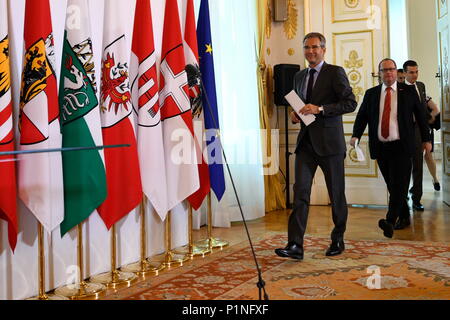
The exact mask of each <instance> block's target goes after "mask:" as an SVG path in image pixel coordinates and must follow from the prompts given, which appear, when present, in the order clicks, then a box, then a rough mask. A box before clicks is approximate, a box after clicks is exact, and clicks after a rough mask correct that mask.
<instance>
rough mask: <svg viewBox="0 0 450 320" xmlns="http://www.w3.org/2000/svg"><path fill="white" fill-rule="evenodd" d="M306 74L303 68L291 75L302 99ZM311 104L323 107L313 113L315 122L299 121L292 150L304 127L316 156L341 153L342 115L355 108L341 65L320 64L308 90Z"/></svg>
mask: <svg viewBox="0 0 450 320" xmlns="http://www.w3.org/2000/svg"><path fill="white" fill-rule="evenodd" d="M307 74H308V69H303V70H301V71H299V72H297V73H296V74H295V76H294V90H295V91H296V93H297V94H298V95H299V97H300V98H301V99H302V100H303V101H305V100H306V99H305V98H306V97H304V95H303V91H305V90H304V89H305V88H306V87H307V85H308V84H307V83H306V76H307ZM311 103H312V104H314V105H317V106H323V109H324V111H323V112H321V113H320V114H318V115H316V121H314V122H313V123H312V124H310V125H309V126H308V127H306V126H305V124H304V123H303V121H302V122H301V130H300V133H299V135H298V137H297V146H296V149H295V152H296V153H298V152H299V150H300V148H301V146H302V139H303V137H304V135H305V132H306V130H308V133H309V136H310V138H311V142H312V145H313V148H314V151H315V152H316V153H317V154H318V155H319V156H330V155H336V154H344V153H345V152H346V143H345V138H344V127H343V124H342V115H343V114H344V113H350V112H353V111H355V109H356V106H357V102H356V100H355V95H354V94H353V91H352V88H351V87H350V84H349V82H348V78H347V75H346V73H345V71H344V69H343V68H342V67H339V66H335V65H331V64H327V63H324V64H323V66H322V69H321V70H320V73H319V75H318V76H317V80H316V83H315V85H314V88H313V91H312V98H311Z"/></svg>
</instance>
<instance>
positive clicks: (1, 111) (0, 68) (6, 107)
mask: <svg viewBox="0 0 450 320" xmlns="http://www.w3.org/2000/svg"><path fill="white" fill-rule="evenodd" d="M7 13H8V6H7V3H6V0H0V152H9V151H14V132H13V112H12V109H13V108H12V100H11V68H10V59H9V56H10V52H9V37H8V16H7ZM16 199H17V195H16V164H15V161H14V157H13V156H0V219H5V220H6V221H8V238H9V244H10V246H11V249H12V250H14V249H15V247H16V243H17V231H18V230H17V229H18V228H17V203H16V201H17V200H16Z"/></svg>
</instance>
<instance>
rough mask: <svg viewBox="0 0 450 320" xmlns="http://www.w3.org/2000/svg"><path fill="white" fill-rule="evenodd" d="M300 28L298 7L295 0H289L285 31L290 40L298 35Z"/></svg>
mask: <svg viewBox="0 0 450 320" xmlns="http://www.w3.org/2000/svg"><path fill="white" fill-rule="evenodd" d="M297 30H298V9H297V5H296V4H295V2H294V0H288V4H287V20H286V22H285V23H284V33H285V34H286V37H287V38H288V39H289V40H292V39H294V38H295V36H296V35H297Z"/></svg>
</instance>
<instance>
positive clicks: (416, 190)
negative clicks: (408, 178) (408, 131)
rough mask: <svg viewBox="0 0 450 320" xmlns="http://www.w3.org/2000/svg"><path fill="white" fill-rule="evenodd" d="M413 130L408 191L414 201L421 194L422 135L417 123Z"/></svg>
mask: <svg viewBox="0 0 450 320" xmlns="http://www.w3.org/2000/svg"><path fill="white" fill-rule="evenodd" d="M414 130H415V134H416V136H415V143H416V148H415V153H414V157H413V159H412V178H413V185H412V187H411V189H409V192H410V193H411V198H412V200H413V201H414V202H420V199H422V194H423V149H422V136H421V135H420V129H419V126H418V125H417V123H415V124H414Z"/></svg>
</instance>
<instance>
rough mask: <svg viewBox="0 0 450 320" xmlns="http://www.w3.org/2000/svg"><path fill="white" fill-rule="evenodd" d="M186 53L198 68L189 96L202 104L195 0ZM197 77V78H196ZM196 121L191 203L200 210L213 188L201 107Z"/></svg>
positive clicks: (190, 9)
mask: <svg viewBox="0 0 450 320" xmlns="http://www.w3.org/2000/svg"><path fill="white" fill-rule="evenodd" d="M183 47H184V55H185V57H186V65H190V70H197V73H196V74H194V72H192V71H191V72H192V73H193V74H192V75H191V76H190V77H192V78H193V80H196V81H192V83H190V84H189V96H190V100H191V106H193V105H194V104H196V103H195V101H198V106H200V101H201V97H200V89H199V81H200V79H199V78H200V77H199V74H200V68H199V65H198V48H197V32H196V28H195V14H194V1H193V0H187V8H186V24H185V29H184V42H183ZM196 78H197V79H196ZM194 123H196V125H197V126H199V127H200V128H201V130H198V131H199V132H197V131H195V140H196V141H195V147H196V151H197V159H198V175H199V179H200V188H199V189H198V190H197V191H196V192H195V193H194V194H192V195H191V196H189V198H188V200H189V203H190V204H191V205H192V207H193V208H194V209H195V210H198V209H199V208H200V206H201V205H202V202H203V200H204V199H205V197H206V196H207V195H208V193H209V191H210V190H211V187H210V184H209V168H208V164H207V162H206V161H205V158H204V157H203V153H202V150H205V149H206V143H205V142H204V140H203V133H204V132H205V129H204V121H203V112H201V108H199V109H198V110H197V112H195V113H194Z"/></svg>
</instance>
